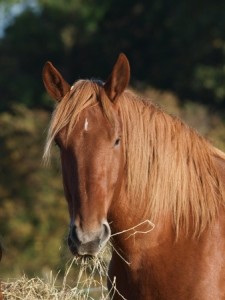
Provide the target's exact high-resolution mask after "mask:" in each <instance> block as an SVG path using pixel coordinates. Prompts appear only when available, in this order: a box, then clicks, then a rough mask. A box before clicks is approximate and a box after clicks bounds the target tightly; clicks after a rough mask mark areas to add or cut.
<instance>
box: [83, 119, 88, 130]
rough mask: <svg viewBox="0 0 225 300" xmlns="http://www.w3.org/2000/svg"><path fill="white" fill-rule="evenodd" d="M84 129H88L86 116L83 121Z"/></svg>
mask: <svg viewBox="0 0 225 300" xmlns="http://www.w3.org/2000/svg"><path fill="white" fill-rule="evenodd" d="M84 130H85V131H88V120H87V118H86V119H85V122H84Z"/></svg>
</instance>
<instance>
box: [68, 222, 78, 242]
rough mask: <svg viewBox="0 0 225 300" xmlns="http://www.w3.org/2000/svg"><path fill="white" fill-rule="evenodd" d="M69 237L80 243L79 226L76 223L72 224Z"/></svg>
mask: <svg viewBox="0 0 225 300" xmlns="http://www.w3.org/2000/svg"><path fill="white" fill-rule="evenodd" d="M69 238H70V239H71V241H72V242H73V243H76V244H79V243H80V241H79V239H78V236H77V228H76V226H75V225H73V226H71V228H70V233H69Z"/></svg>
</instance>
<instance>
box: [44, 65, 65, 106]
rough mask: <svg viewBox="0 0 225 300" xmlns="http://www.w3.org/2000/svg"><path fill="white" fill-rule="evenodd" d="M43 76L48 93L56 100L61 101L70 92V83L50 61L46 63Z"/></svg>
mask: <svg viewBox="0 0 225 300" xmlns="http://www.w3.org/2000/svg"><path fill="white" fill-rule="evenodd" d="M42 77H43V82H44V85H45V88H46V90H47V92H48V94H49V95H50V96H51V97H52V98H53V99H54V100H56V101H58V102H60V101H61V99H62V98H63V97H64V96H65V95H66V93H68V92H69V90H70V85H69V84H68V83H67V82H66V81H65V79H64V78H63V77H62V75H61V74H60V72H59V71H58V70H57V69H56V68H55V67H54V66H53V64H52V63H51V62H50V61H47V62H46V63H45V65H44V68H43V72H42Z"/></svg>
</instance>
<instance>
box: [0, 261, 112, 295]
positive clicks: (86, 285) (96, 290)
mask: <svg viewBox="0 0 225 300" xmlns="http://www.w3.org/2000/svg"><path fill="white" fill-rule="evenodd" d="M74 265H76V266H75V267H76V268H77V267H79V271H78V273H77V276H76V278H74V282H73V283H72V284H71V283H70V284H69V283H68V282H69V281H70V282H71V279H70V280H69V279H68V278H69V273H70V271H71V269H72V267H73V266H74ZM58 277H59V276H58V275H56V276H55V277H54V276H53V274H52V273H50V275H49V276H48V278H47V279H41V278H38V277H36V278H31V279H30V278H28V277H27V276H25V275H24V276H22V277H21V278H19V279H17V280H14V281H11V280H10V281H8V282H4V281H3V282H2V283H1V288H2V294H3V299H4V300H17V299H18V300H39V299H42V300H72V299H76V300H89V299H101V300H103V299H104V300H106V299H109V293H108V291H107V288H106V278H107V261H106V260H105V259H104V260H100V259H99V258H97V257H96V258H93V259H89V260H77V259H73V260H72V262H71V263H70V265H69V267H68V268H67V270H66V272H65V274H64V277H63V279H61V280H60V279H59V278H58Z"/></svg>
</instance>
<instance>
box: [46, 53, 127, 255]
mask: <svg viewBox="0 0 225 300" xmlns="http://www.w3.org/2000/svg"><path fill="white" fill-rule="evenodd" d="M129 76H130V70H129V63H128V61H127V58H126V57H125V56H124V55H123V54H121V55H120V56H119V58H118V60H117V62H116V64H115V65H114V67H113V70H112V73H111V74H110V76H109V78H108V80H107V81H106V83H105V84H103V83H99V82H98V83H95V85H96V86H97V89H98V93H97V94H98V95H96V93H94V94H93V91H92V92H91V93H90V91H89V92H88V91H87V92H86V95H87V97H88V99H86V100H88V101H89V100H90V101H91V99H92V98H93V103H92V105H87V106H86V107H85V108H84V109H82V110H81V111H80V112H79V115H78V117H77V120H76V122H75V124H74V126H71V123H70V122H67V123H65V124H66V125H65V126H61V127H60V130H58V132H57V133H55V136H54V140H55V142H56V144H57V145H58V146H59V149H60V153H61V163H62V174H63V183H64V191H65V196H66V199H67V202H68V208H69V213H70V232H69V237H68V244H69V247H70V249H71V251H72V253H73V254H75V255H76V254H78V255H95V254H97V253H98V252H99V251H100V250H101V249H102V247H103V246H104V245H105V244H106V242H107V241H108V240H109V238H110V234H111V231H110V226H109V224H108V221H107V215H108V213H109V209H110V205H111V202H112V200H113V198H114V197H117V196H118V189H119V186H120V178H121V174H122V171H123V151H122V143H121V133H122V132H121V131H122V128H121V120H120V118H119V114H118V107H117V101H118V98H119V97H120V96H121V94H122V93H123V91H124V90H125V88H126V87H127V85H128V82H129ZM43 80H44V84H45V87H46V89H47V92H48V93H49V95H50V96H51V97H53V98H54V99H56V100H57V101H58V102H59V103H58V106H59V105H61V102H62V101H64V102H68V101H79V99H77V100H75V99H74V98H73V95H75V94H77V93H76V88H78V86H79V82H78V83H77V84H75V85H74V86H72V87H70V85H69V84H68V83H67V82H66V81H65V80H64V79H63V77H62V75H61V74H60V73H59V72H58V71H57V70H56V69H55V68H54V67H53V65H52V64H51V63H49V62H47V63H46V64H45V66H44V70H43ZM89 84H90V82H89ZM83 93H85V87H84V88H83ZM88 93H90V95H89V94H88ZM66 95H69V97H67V96H66ZM78 95H79V93H78ZM65 96H66V97H65ZM99 97H105V98H106V102H105V103H107V105H108V108H107V109H105V112H106V110H107V111H108V117H107V112H106V113H105V112H104V108H103V106H102V103H103V102H102V101H99V100H101V99H99ZM65 98H66V99H65ZM94 99H96V100H97V101H95V100H94ZM61 106H62V105H61ZM67 108H68V104H67V103H66V104H65V107H64V111H61V112H60V113H59V115H60V114H61V118H62V115H63V114H64V113H65V114H66V112H65V110H66V109H67ZM56 110H57V108H56ZM56 113H57V112H56ZM67 117H68V116H67ZM53 119H54V117H53ZM54 122H55V124H56V122H57V120H56V118H55V119H54ZM56 126H57V124H56ZM69 127H70V128H69ZM53 135H54V134H53Z"/></svg>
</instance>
